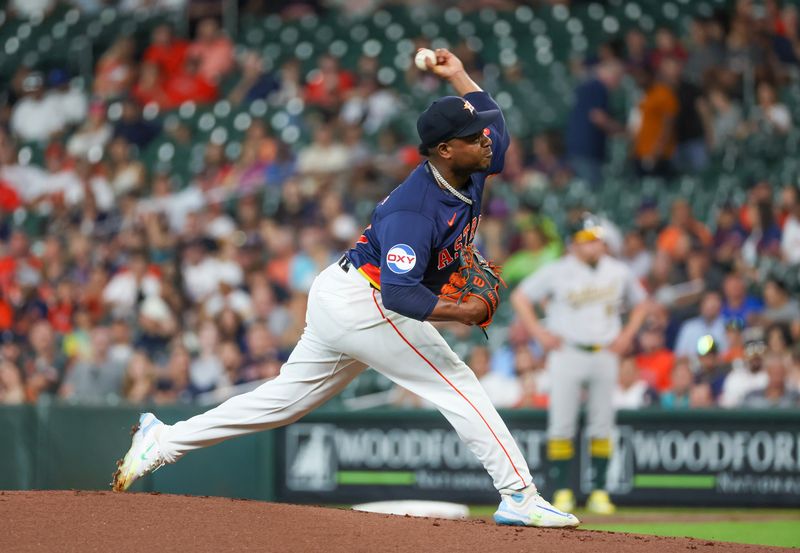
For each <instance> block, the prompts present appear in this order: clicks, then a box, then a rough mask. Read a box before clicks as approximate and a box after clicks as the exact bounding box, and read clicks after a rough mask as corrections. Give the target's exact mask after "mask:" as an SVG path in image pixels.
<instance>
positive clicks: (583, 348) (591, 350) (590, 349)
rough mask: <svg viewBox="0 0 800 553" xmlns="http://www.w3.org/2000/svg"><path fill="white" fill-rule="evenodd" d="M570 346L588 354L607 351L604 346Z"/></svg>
mask: <svg viewBox="0 0 800 553" xmlns="http://www.w3.org/2000/svg"><path fill="white" fill-rule="evenodd" d="M570 346H572V347H573V348H575V349H579V350H581V351H585V352H588V353H595V352H598V351H602V350H604V349H606V346H604V345H603V344H570Z"/></svg>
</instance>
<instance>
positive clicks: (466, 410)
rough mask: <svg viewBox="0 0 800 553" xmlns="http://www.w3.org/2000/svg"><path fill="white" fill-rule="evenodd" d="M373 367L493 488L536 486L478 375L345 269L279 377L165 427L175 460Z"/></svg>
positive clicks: (315, 304) (294, 410) (313, 295)
mask: <svg viewBox="0 0 800 553" xmlns="http://www.w3.org/2000/svg"><path fill="white" fill-rule="evenodd" d="M366 367H372V368H374V369H375V370H377V371H378V372H380V373H381V374H383V375H385V376H386V377H388V378H389V379H391V380H392V381H394V382H395V383H397V384H399V385H400V386H403V387H404V388H406V389H408V390H410V391H411V392H413V393H415V394H417V395H419V396H420V397H422V398H423V399H425V400H427V401H430V402H431V403H433V404H434V405H436V407H437V408H438V409H439V411H441V412H442V414H443V415H444V416H445V417H446V418H447V420H448V421H450V424H452V425H453V428H454V429H455V430H456V432H457V433H458V435H459V437H460V438H461V439H462V440H463V441H464V442H465V443H466V444H467V445H468V446H469V447H470V449H471V450H472V452H473V453H475V455H476V456H477V457H478V459H479V460H480V461H481V463H483V466H484V467H485V468H486V470H487V471H488V472H489V474H490V476H491V477H492V480H493V481H494V486H495V487H496V488H497V489H498V490H500V489H515V490H517V489H521V488H523V487H525V486H527V485H529V484H531V483H532V479H531V475H530V472H529V470H528V465H527V463H526V461H525V459H524V457H523V456H522V453H521V452H520V450H519V448H518V447H517V444H516V443H515V442H514V439H513V438H512V437H511V434H510V432H509V431H508V428H507V427H506V425H505V423H504V422H503V421H502V419H501V418H500V415H498V413H497V411H496V410H495V408H494V406H493V405H492V403H491V401H490V400H489V398H488V396H487V395H486V392H485V391H484V390H483V388H482V387H481V385H480V383H479V382H478V379H477V378H476V377H475V374H474V373H473V372H472V370H470V368H469V367H468V366H467V365H466V364H465V363H464V362H463V361H461V359H459V358H458V356H457V355H456V354H455V353H454V352H453V350H452V349H451V348H450V346H449V345H448V344H447V342H445V340H444V339H443V338H442V337H441V335H440V334H439V332H438V331H437V330H436V329H435V328H434V327H433V326H432V325H431V324H430V323H426V322H420V321H416V320H413V319H409V318H408V317H404V316H402V315H399V314H397V313H394V312H392V311H387V310H386V309H385V308H384V307H383V304H382V302H381V295H380V292H378V291H376V290H374V289H373V288H372V287H370V285H369V284H368V282H367V281H366V279H365V278H364V277H362V276H361V275H360V274H359V273H358V271H357V270H356V269H355V268H353V267H350V268H349V270H348V271H344V270H343V269H342V268H341V267H339V266H338V265H337V264H333V265H331V266H330V267H328V268H327V269H325V270H324V271H323V272H322V273H321V274H320V275H319V276H318V277H317V279H316V280H315V281H314V284H313V285H312V287H311V291H310V293H309V300H308V310H307V312H306V328H305V330H304V332H303V336H302V337H301V339H300V341H299V342H298V344H297V347H296V348H295V349H294V351H293V352H292V354H291V355H290V356H289V360H288V361H287V362H286V364H284V366H283V367H282V368H281V372H280V374H279V375H278V376H277V377H276V378H275V379H273V380H270V381H269V382H266V383H264V384H263V385H261V386H259V387H258V388H256V389H255V390H253V391H251V392H249V393H246V394H242V395H240V396H236V397H233V398H231V399H229V400H228V401H226V402H225V403H223V404H221V405H219V406H218V407H216V408H214V409H211V410H210V411H208V412H206V413H203V414H201V415H197V416H195V417H192V418H191V419H189V420H187V421H182V422H178V423H176V424H175V425H173V426H167V427H165V429H164V431H163V432H162V433H161V435H160V437H159V446H160V448H161V451H162V454H163V455H164V457H165V459H166V460H167V461H168V462H174V461H176V460H177V459H179V458H180V457H181V456H182V455H184V454H185V453H186V452H188V451H192V450H194V449H199V448H201V447H207V446H210V445H214V444H216V443H219V442H221V441H223V440H227V439H229V438H233V437H236V436H242V435H245V434H250V433H253V432H258V431H261V430H268V429H271V428H276V427H279V426H283V425H286V424H289V423H291V422H294V421H296V420H297V419H299V418H301V417H302V416H303V415H305V414H306V413H308V412H309V411H312V410H313V409H315V408H316V407H318V406H319V405H321V404H322V403H324V402H325V401H326V400H328V399H330V398H331V397H332V396H334V395H335V394H337V393H338V392H340V391H341V390H342V389H343V388H344V387H345V386H346V385H347V384H348V383H349V382H350V381H351V380H353V378H355V377H356V376H357V375H358V374H359V373H361V371H363V370H364V369H365V368H366Z"/></svg>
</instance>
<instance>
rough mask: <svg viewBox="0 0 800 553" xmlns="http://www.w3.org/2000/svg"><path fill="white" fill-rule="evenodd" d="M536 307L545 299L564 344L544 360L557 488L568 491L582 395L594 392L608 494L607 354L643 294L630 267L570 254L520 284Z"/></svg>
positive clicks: (612, 379) (591, 426)
mask: <svg viewBox="0 0 800 553" xmlns="http://www.w3.org/2000/svg"><path fill="white" fill-rule="evenodd" d="M519 288H520V290H521V291H522V293H523V294H524V295H525V296H526V297H527V298H528V299H529V300H530V301H531V302H539V301H542V300H548V301H547V317H546V320H545V321H544V322H545V325H546V327H547V329H548V330H549V331H550V332H552V333H553V334H555V335H557V336H559V337H560V338H561V340H562V346H561V347H560V348H559V349H557V350H554V351H551V352H550V354H549V355H548V357H547V370H548V372H549V375H550V382H551V390H550V403H549V408H548V423H547V434H548V448H547V453H548V459H549V460H550V462H551V476H552V477H553V480H554V481H555V486H556V489H558V490H561V489H566V488H567V479H568V475H569V464H570V461H571V459H572V458H573V457H574V449H573V439H574V436H575V432H576V427H577V422H578V413H579V409H580V398H581V389H582V387H583V386H584V385H588V387H589V397H588V405H587V417H586V420H587V433H588V435H589V437H590V439H591V441H590V454H591V457H592V465H593V470H594V475H593V476H594V479H593V485H594V487H595V488H596V489H603V488H605V477H606V469H607V465H608V458H609V456H610V454H611V441H610V437H611V432H612V429H613V426H614V408H613V406H612V404H611V397H612V395H613V392H614V388H615V386H616V383H617V372H618V368H619V359H618V357H617V355H616V354H614V353H612V352H611V351H609V350H608V349H606V348H607V346H608V345H610V344H611V343H612V342H613V341H614V339H615V338H616V337H617V336H618V335H619V333H620V331H621V330H622V321H621V318H620V311H621V310H622V308H623V307H624V305H625V304H627V305H628V306H634V305H636V304H638V303H640V302H642V301H643V300H644V299H645V298H646V293H645V291H644V289H643V288H642V286H641V285H640V284H639V282H638V281H637V280H636V277H635V276H634V275H633V273H632V272H631V271H630V269H629V268H628V267H627V266H626V265H625V264H623V263H622V262H620V261H618V260H616V259H614V258H613V257H610V256H607V255H605V256H603V257H601V258H600V260H599V261H598V263H597V265H596V266H595V267H592V266H590V265H589V264H587V263H584V262H582V261H581V260H579V259H578V258H577V257H575V256H574V255H567V256H565V257H563V258H561V259H559V260H558V261H555V262H554V263H551V264H550V265H547V266H545V267H543V268H541V269H540V270H539V271H537V272H536V273H534V274H532V275H531V276H529V277H528V278H526V279H525V280H523V281H522V283H520V285H519Z"/></svg>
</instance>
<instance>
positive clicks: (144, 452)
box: [111, 413, 165, 492]
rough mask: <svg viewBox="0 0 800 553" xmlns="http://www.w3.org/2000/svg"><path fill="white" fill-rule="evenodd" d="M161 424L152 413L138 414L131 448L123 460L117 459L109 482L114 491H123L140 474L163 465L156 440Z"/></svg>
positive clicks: (142, 474)
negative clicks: (111, 480)
mask: <svg viewBox="0 0 800 553" xmlns="http://www.w3.org/2000/svg"><path fill="white" fill-rule="evenodd" d="M163 426H164V423H163V422H161V421H160V420H158V419H157V418H156V416H155V415H154V414H153V413H142V414H141V415H139V424H138V425H137V426H135V427H134V428H133V440H132V441H131V448H130V449H129V450H128V453H126V454H125V458H124V459H123V460H121V461H117V467H118V468H117V471H116V472H115V473H114V481H113V482H112V483H111V486H112V489H113V490H114V491H115V492H124V491H125V490H127V489H128V488H130V487H131V484H133V483H134V482H135V481H136V480H138V479H139V478H141V477H142V476H145V475H147V474H150V473H151V472H155V471H156V470H158V469H159V468H161V467H163V466H164V464H165V461H164V459H163V458H162V457H161V450H159V448H158V442H156V434H158V433H159V431H160V430H161V428H162V427H163Z"/></svg>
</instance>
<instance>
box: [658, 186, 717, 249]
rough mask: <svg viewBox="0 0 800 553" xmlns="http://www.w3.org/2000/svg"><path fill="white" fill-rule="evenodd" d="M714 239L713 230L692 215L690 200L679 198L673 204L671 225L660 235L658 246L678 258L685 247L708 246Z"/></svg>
mask: <svg viewBox="0 0 800 553" xmlns="http://www.w3.org/2000/svg"><path fill="white" fill-rule="evenodd" d="M712 239H713V237H712V235H711V232H710V231H709V230H708V229H707V228H706V226H705V225H704V224H703V223H701V222H700V221H698V220H697V219H695V218H694V215H692V208H691V206H690V205H689V202H687V201H686V200H684V199H682V198H678V199H677V200H675V202H673V204H672V210H671V214H670V221H669V225H667V227H666V228H665V229H664V230H662V231H661V233H660V234H659V235H658V240H657V242H656V247H657V249H659V250H660V251H663V252H666V253H667V254H669V255H670V256H671V257H673V258H678V257H681V254H682V252H683V249H684V248H689V249H692V248H693V247H708V246H710V245H711V242H712Z"/></svg>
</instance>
